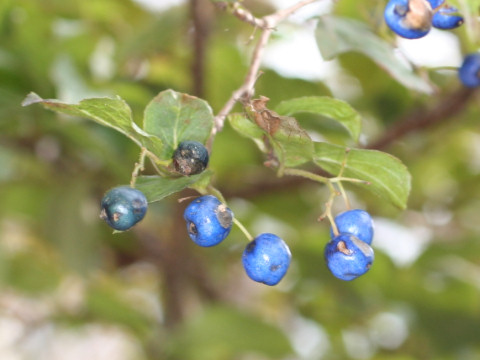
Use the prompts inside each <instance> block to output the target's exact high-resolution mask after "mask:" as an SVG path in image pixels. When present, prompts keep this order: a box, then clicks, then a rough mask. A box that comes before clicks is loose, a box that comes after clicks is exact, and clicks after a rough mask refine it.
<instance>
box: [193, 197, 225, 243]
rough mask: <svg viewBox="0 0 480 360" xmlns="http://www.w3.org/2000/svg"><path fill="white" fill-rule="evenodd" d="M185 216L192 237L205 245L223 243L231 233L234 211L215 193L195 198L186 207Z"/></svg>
mask: <svg viewBox="0 0 480 360" xmlns="http://www.w3.org/2000/svg"><path fill="white" fill-rule="evenodd" d="M183 218H184V219H185V221H186V224H187V231H188V235H189V236H190V238H191V239H192V240H193V241H194V242H195V243H196V244H197V245H200V246H203V247H210V246H214V245H217V244H219V243H221V242H222V241H223V240H224V239H225V238H226V237H227V236H228V234H229V233H230V230H231V229H232V224H233V212H232V210H230V209H229V208H228V207H227V206H226V205H225V204H223V203H221V202H220V200H218V199H217V198H216V197H215V196H213V195H205V196H201V197H199V198H196V199H195V200H193V201H192V202H191V203H190V204H189V205H188V206H187V207H186V209H185V211H184V213H183Z"/></svg>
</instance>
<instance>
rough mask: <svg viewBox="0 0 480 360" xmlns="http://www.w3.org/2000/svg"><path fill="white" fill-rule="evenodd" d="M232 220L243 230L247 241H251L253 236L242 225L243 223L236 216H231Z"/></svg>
mask: <svg viewBox="0 0 480 360" xmlns="http://www.w3.org/2000/svg"><path fill="white" fill-rule="evenodd" d="M233 222H234V224H235V225H237V226H238V228H239V229H240V230H241V231H242V232H243V234H244V235H245V237H246V238H247V239H248V241H253V236H252V235H251V234H250V233H249V232H248V230H247V228H246V227H245V226H243V224H242V223H241V222H240V221H239V220H238V219H237V218H236V217H234V218H233Z"/></svg>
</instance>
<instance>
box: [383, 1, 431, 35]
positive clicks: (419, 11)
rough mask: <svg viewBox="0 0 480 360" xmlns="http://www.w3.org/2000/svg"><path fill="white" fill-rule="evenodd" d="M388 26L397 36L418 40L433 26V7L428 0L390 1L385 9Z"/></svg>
mask: <svg viewBox="0 0 480 360" xmlns="http://www.w3.org/2000/svg"><path fill="white" fill-rule="evenodd" d="M384 18H385V22H386V23H387V25H388V26H389V27H390V29H392V31H394V32H395V33H396V34H397V35H399V36H402V37H404V38H407V39H418V38H421V37H423V36H425V35H427V34H428V32H429V31H430V28H431V26H432V7H431V6H430V3H428V2H427V1H426V0H390V1H389V2H388V4H387V6H386V7H385V12H384Z"/></svg>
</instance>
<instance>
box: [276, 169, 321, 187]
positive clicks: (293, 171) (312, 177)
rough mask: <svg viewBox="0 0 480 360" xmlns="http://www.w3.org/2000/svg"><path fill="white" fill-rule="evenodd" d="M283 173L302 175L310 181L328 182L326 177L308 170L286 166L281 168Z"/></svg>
mask: <svg viewBox="0 0 480 360" xmlns="http://www.w3.org/2000/svg"><path fill="white" fill-rule="evenodd" d="M283 173H284V174H285V175H292V176H301V177H304V178H306V179H310V180H312V181H316V182H320V183H323V184H328V183H329V182H330V179H328V178H326V177H324V176H321V175H317V174H314V173H312V172H310V171H306V170H301V169H293V168H286V169H284V170H283Z"/></svg>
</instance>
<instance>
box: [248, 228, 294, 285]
mask: <svg viewBox="0 0 480 360" xmlns="http://www.w3.org/2000/svg"><path fill="white" fill-rule="evenodd" d="M291 257H292V255H291V253H290V249H289V248H288V246H287V244H285V242H284V241H283V240H282V239H281V238H279V237H278V236H277V235H274V234H269V233H265V234H260V235H258V236H257V237H256V238H255V239H254V240H253V241H251V242H250V243H249V244H248V245H247V247H246V248H245V250H244V252H243V256H242V262H243V267H244V269H245V272H246V273H247V275H248V277H249V278H250V279H252V280H254V281H257V282H260V283H263V284H266V285H270V286H273V285H276V284H278V283H279V282H280V280H282V278H283V277H284V276H285V274H286V272H287V270H288V267H289V266H290V259H291Z"/></svg>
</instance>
